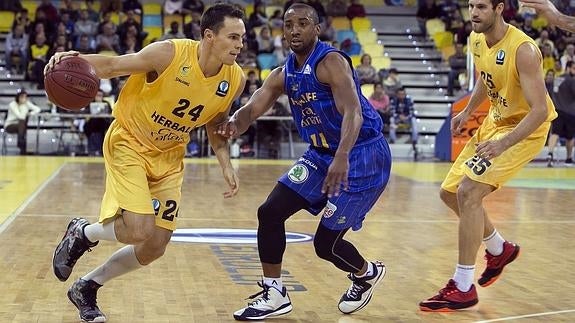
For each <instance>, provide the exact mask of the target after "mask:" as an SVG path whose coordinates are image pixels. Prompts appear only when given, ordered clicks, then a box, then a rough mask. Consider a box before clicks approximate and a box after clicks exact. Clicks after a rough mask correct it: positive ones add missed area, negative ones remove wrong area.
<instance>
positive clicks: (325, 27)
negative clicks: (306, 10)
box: [319, 16, 336, 42]
mask: <svg viewBox="0 0 575 323" xmlns="http://www.w3.org/2000/svg"><path fill="white" fill-rule="evenodd" d="M332 23H333V17H330V16H327V17H326V19H325V23H324V24H322V27H321V34H320V35H319V39H320V40H321V41H328V42H329V41H332V40H334V39H335V36H336V30H335V28H334V27H333V25H332Z"/></svg>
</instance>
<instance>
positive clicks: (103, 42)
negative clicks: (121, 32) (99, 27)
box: [96, 22, 121, 55]
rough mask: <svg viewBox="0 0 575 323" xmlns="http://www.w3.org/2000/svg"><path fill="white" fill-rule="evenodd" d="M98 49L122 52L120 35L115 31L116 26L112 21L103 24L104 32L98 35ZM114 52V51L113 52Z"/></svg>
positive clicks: (98, 50)
mask: <svg viewBox="0 0 575 323" xmlns="http://www.w3.org/2000/svg"><path fill="white" fill-rule="evenodd" d="M96 51H97V52H98V53H101V52H114V53H115V54H116V55H117V54H119V53H120V51H121V50H120V36H118V34H116V33H115V31H114V26H113V24H112V23H111V22H109V23H107V24H105V25H104V26H103V33H101V34H98V36H96ZM111 54H113V53H111Z"/></svg>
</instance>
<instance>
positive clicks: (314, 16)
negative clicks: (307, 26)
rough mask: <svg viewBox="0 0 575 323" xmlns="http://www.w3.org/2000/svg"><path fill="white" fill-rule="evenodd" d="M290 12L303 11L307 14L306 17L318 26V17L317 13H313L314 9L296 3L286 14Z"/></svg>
mask: <svg viewBox="0 0 575 323" xmlns="http://www.w3.org/2000/svg"><path fill="white" fill-rule="evenodd" d="M290 10H303V11H305V12H306V13H307V16H308V17H309V18H310V19H311V20H312V21H313V23H314V24H316V25H317V24H319V16H318V14H317V11H315V9H314V8H313V7H312V6H310V5H307V4H305V3H300V2H297V3H294V4H292V5H291V6H289V8H288V9H287V10H286V14H287V13H288V12H289V11H290Z"/></svg>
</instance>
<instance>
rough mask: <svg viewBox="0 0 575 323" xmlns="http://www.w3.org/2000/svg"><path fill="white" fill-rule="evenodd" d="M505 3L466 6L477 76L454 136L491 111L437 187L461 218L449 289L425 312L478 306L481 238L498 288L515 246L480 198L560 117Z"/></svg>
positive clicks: (531, 47)
mask: <svg viewBox="0 0 575 323" xmlns="http://www.w3.org/2000/svg"><path fill="white" fill-rule="evenodd" d="M503 2H504V1H503V0H491V1H489V0H469V11H470V16H471V24H472V26H473V32H472V33H471V36H470V45H469V50H470V51H471V54H472V55H473V57H474V60H475V68H476V70H477V74H478V77H477V82H476V84H475V88H474V89H473V93H472V94H471V98H470V100H469V103H468V105H467V107H466V108H465V109H464V110H463V111H462V112H461V113H460V114H458V115H457V116H455V117H454V118H453V120H451V130H452V131H453V132H454V133H459V132H460V130H461V128H462V127H463V126H464V125H465V122H466V120H467V119H468V117H469V116H470V115H471V114H472V113H473V111H474V110H475V109H476V108H477V107H478V106H479V104H480V103H481V102H482V101H484V100H485V99H489V101H490V103H491V107H490V109H489V115H488V116H487V118H486V119H485V121H484V122H483V124H482V125H481V126H480V127H479V129H478V130H477V132H476V133H475V135H474V136H473V137H472V138H471V139H470V141H469V142H468V143H467V145H466V146H465V148H464V149H463V151H462V152H461V154H460V155H459V157H458V158H457V160H456V161H455V163H454V164H453V166H452V167H451V170H450V171H449V173H448V174H447V177H446V178H445V180H444V181H443V183H442V185H441V191H440V196H441V199H442V200H443V201H444V202H445V204H447V206H449V207H450V208H451V209H452V210H453V211H455V213H456V214H457V215H458V216H459V262H458V264H457V267H456V269H455V275H454V276H453V278H452V279H450V280H449V282H448V283H447V286H446V287H444V288H443V289H441V290H440V291H439V293H438V294H437V295H435V296H433V297H431V298H429V299H427V300H425V301H422V302H421V303H419V306H420V309H421V310H424V311H441V312H448V311H454V310H458V309H463V308H467V307H470V306H473V305H475V304H476V303H477V302H478V298H477V291H476V289H475V286H474V284H473V280H474V273H475V259H476V256H477V251H478V250H479V247H480V245H481V241H482V239H483V242H485V245H486V247H487V250H486V256H485V258H486V259H487V268H486V269H485V271H484V272H483V273H482V274H481V277H480V278H479V280H478V283H479V285H480V286H482V287H486V286H489V285H490V284H492V283H493V282H495V280H496V279H497V278H498V277H499V275H500V274H501V272H502V270H503V268H504V267H505V265H507V264H509V263H510V262H512V261H513V260H514V259H515V258H516V257H517V255H518V254H519V246H518V245H516V244H513V243H511V242H508V241H505V240H504V239H503V238H502V237H501V235H500V234H499V233H498V232H497V230H495V228H494V227H493V224H492V223H491V222H490V220H489V218H488V216H487V214H486V213H485V210H484V208H483V198H485V197H486V196H487V195H489V194H490V193H491V192H493V191H495V190H496V189H498V188H499V187H501V185H502V184H503V183H505V182H506V181H507V180H509V179H510V178H511V177H512V176H513V175H514V174H515V173H517V172H518V171H519V170H520V169H521V168H522V167H523V166H524V165H525V164H527V163H528V162H529V161H531V160H532V159H533V158H534V157H535V156H537V154H538V153H539V152H540V151H541V149H542V148H543V146H544V145H545V140H546V138H547V133H548V131H549V126H550V121H551V120H553V119H554V118H555V117H556V115H557V114H556V112H555V108H554V106H553V103H552V102H551V99H550V98H549V95H548V94H547V91H546V90H545V83H544V81H543V71H542V56H541V53H540V52H539V49H538V48H537V45H536V44H535V42H534V41H533V39H531V38H530V37H529V36H527V35H525V34H524V33H523V32H522V31H520V30H518V29H516V28H515V27H513V26H511V25H509V24H507V23H505V21H504V20H503V17H502V16H501V13H502V11H503V9H504V4H503Z"/></svg>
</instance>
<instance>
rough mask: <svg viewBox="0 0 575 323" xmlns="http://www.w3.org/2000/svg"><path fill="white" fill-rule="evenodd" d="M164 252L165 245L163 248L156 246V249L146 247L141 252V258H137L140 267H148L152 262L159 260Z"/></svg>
mask: <svg viewBox="0 0 575 323" xmlns="http://www.w3.org/2000/svg"><path fill="white" fill-rule="evenodd" d="M165 252H166V246H165V245H164V246H157V247H156V248H153V247H149V246H146V248H145V249H144V250H143V252H142V254H141V256H140V257H138V262H140V264H141V265H142V266H146V265H149V264H150V263H152V262H153V261H154V260H156V259H158V258H161V257H162V256H163V255H164V253H165Z"/></svg>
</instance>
